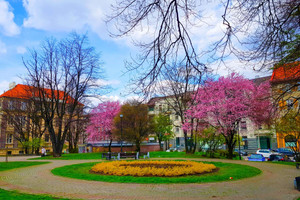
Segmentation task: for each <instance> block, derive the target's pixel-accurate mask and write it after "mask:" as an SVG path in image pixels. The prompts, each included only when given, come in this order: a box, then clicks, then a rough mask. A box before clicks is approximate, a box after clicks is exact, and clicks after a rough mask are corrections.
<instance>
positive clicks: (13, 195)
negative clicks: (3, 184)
mask: <svg viewBox="0 0 300 200" xmlns="http://www.w3.org/2000/svg"><path fill="white" fill-rule="evenodd" d="M0 199H3V200H53V199H57V200H58V199H61V198H57V197H52V196H49V195H33V194H24V193H19V192H17V191H15V190H13V191H7V190H3V189H0ZM61 200H67V199H61Z"/></svg>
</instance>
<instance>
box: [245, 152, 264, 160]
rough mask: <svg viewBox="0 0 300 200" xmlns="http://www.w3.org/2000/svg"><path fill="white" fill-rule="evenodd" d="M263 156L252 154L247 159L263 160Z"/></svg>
mask: <svg viewBox="0 0 300 200" xmlns="http://www.w3.org/2000/svg"><path fill="white" fill-rule="evenodd" d="M265 160H266V159H265V157H263V155H261V154H252V155H251V156H249V157H248V161H265Z"/></svg>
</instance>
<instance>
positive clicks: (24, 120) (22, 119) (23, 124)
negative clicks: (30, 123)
mask: <svg viewBox="0 0 300 200" xmlns="http://www.w3.org/2000/svg"><path fill="white" fill-rule="evenodd" d="M20 123H21V126H22V127H23V126H25V124H26V116H21V117H20Z"/></svg>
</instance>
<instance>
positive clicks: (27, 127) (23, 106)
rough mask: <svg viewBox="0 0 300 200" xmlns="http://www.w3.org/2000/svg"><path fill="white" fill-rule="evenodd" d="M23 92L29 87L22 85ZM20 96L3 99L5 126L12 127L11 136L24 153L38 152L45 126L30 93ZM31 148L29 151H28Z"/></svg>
mask: <svg viewBox="0 0 300 200" xmlns="http://www.w3.org/2000/svg"><path fill="white" fill-rule="evenodd" d="M22 87H23V89H24V91H23V92H25V94H28V91H29V90H30V87H27V86H22ZM19 97H20V98H16V99H11V98H7V99H5V100H4V101H3V109H2V110H3V113H4V115H5V117H4V118H5V121H6V122H7V123H6V124H5V127H6V126H11V127H12V128H13V130H14V131H13V132H12V133H13V137H14V138H15V139H16V140H17V141H18V142H19V143H20V144H21V145H22V146H23V149H24V151H25V153H26V154H29V153H32V154H33V153H35V154H39V148H40V146H41V140H42V136H43V134H44V132H45V130H46V129H45V127H43V126H42V118H41V115H40V113H39V112H38V111H37V102H36V100H35V99H34V98H32V97H31V96H30V95H26V97H25V96H22V95H20V96H19ZM30 148H31V151H30Z"/></svg>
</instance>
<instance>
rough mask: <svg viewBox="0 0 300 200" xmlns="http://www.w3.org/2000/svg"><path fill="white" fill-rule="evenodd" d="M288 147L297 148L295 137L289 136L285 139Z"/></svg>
mask: <svg viewBox="0 0 300 200" xmlns="http://www.w3.org/2000/svg"><path fill="white" fill-rule="evenodd" d="M284 140H285V146H286V147H297V139H296V137H295V136H293V135H288V136H286V137H285V138H284Z"/></svg>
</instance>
